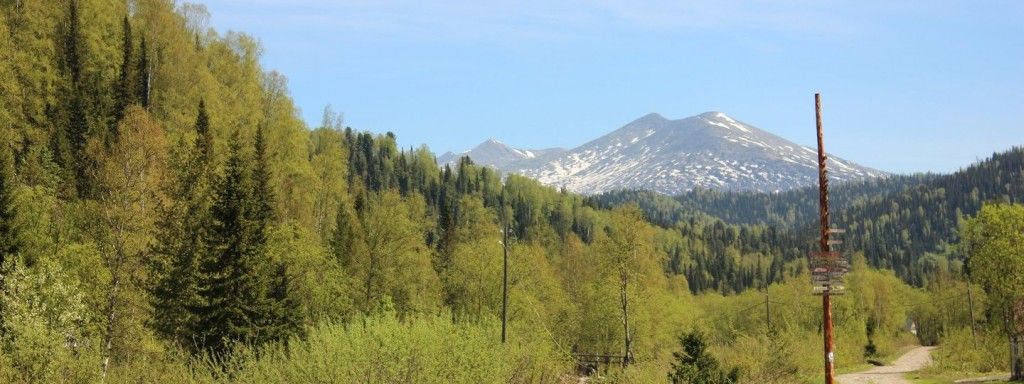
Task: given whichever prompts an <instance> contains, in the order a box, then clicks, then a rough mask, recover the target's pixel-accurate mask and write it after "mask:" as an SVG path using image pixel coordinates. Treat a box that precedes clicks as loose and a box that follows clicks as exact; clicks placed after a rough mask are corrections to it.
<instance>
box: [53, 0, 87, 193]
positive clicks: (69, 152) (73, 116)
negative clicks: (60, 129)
mask: <svg viewBox="0 0 1024 384" xmlns="http://www.w3.org/2000/svg"><path fill="white" fill-rule="evenodd" d="M78 6H79V4H78V0H72V1H70V2H69V3H68V15H67V21H66V25H65V30H64V41H63V51H64V52H63V53H64V55H63V64H64V70H65V73H66V75H67V84H68V91H67V97H68V98H69V100H67V101H65V108H66V113H67V126H66V127H67V128H66V131H65V140H66V143H67V147H66V148H67V149H66V152H65V151H64V150H63V149H64V148H65V147H64V146H63V145H58V148H57V149H58V150H59V151H60V152H63V155H62V156H61V158H60V160H61V161H62V163H63V165H64V166H65V168H66V169H68V168H70V170H71V173H72V179H73V180H74V181H75V183H74V186H75V189H76V190H77V193H78V196H79V197H84V196H86V195H87V194H88V192H89V187H90V185H89V181H88V179H89V178H88V167H89V162H88V161H86V141H87V138H88V136H87V135H88V132H89V127H88V120H87V115H86V110H85V107H86V106H85V104H86V103H85V94H84V93H85V92H84V89H83V88H84V87H83V84H82V67H83V65H82V64H83V63H82V56H83V44H82V31H81V20H80V17H81V16H80V15H79V9H78Z"/></svg>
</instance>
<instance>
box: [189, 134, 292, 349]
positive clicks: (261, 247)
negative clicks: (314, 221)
mask: <svg viewBox="0 0 1024 384" xmlns="http://www.w3.org/2000/svg"><path fill="white" fill-rule="evenodd" d="M261 136H262V133H259V131H257V138H256V139H257V140H256V150H255V152H256V154H257V156H258V158H257V159H256V160H255V165H256V166H255V169H253V170H250V167H249V164H250V163H251V162H250V161H248V159H247V158H246V157H244V156H243V153H242V146H241V139H240V138H239V133H238V132H236V133H235V135H234V137H233V138H232V141H231V144H230V151H231V152H230V154H229V158H228V163H227V168H226V170H225V174H224V176H223V177H222V178H221V179H220V181H219V183H218V184H217V188H216V190H217V197H216V200H215V202H214V204H213V207H212V208H211V210H210V213H211V218H212V219H213V220H212V225H211V226H210V230H209V234H208V235H207V239H208V243H207V247H206V248H207V253H208V255H207V257H206V258H205V259H204V260H203V263H202V264H203V265H202V275H203V277H204V280H203V282H202V284H201V286H200V289H199V294H200V296H201V298H202V305H201V307H200V308H199V310H198V311H197V314H196V315H197V319H198V322H197V325H198V329H195V330H194V332H195V334H196V335H197V337H198V340H199V345H198V346H199V347H201V348H202V349H205V350H208V351H210V352H213V353H215V354H224V353H226V352H228V351H229V349H230V347H231V345H232V343H235V342H251V343H256V344H260V343H263V342H266V341H271V340H277V339H281V338H284V337H286V336H287V335H288V333H290V332H291V331H292V330H294V326H293V325H292V324H296V323H297V321H295V316H296V315H295V313H294V305H293V304H292V303H291V302H290V299H289V298H287V287H286V286H282V284H285V285H287V277H286V270H284V269H277V270H276V271H275V270H274V268H275V267H274V266H273V265H271V264H269V263H267V261H268V259H269V258H268V257H267V254H266V252H267V249H266V241H267V229H268V225H269V223H270V220H271V217H272V216H273V211H272V210H271V208H270V207H271V205H270V204H267V202H266V201H259V200H270V199H272V196H271V194H270V191H269V188H270V187H269V171H268V170H266V169H265V168H264V167H266V164H265V163H264V162H263V160H260V158H262V157H263V156H265V155H264V151H265V150H264V149H262V148H261V147H262V146H263V144H262V140H263V139H262V138H261ZM261 168H263V169H261ZM275 280H276V282H275ZM282 282H283V283H282Z"/></svg>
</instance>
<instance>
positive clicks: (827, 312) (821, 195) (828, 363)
mask: <svg viewBox="0 0 1024 384" xmlns="http://www.w3.org/2000/svg"><path fill="white" fill-rule="evenodd" d="M814 115H815V121H816V125H817V131H818V207H819V219H820V220H821V244H820V246H821V255H823V256H824V257H829V255H831V252H832V249H831V245H830V243H829V241H828V237H829V232H830V231H829V228H828V172H827V171H826V169H825V161H826V160H827V157H826V156H825V140H824V136H823V133H822V128H821V94H819V93H815V94H814ZM824 288H825V289H824V290H823V292H822V295H821V309H822V327H821V328H822V333H823V334H824V338H825V340H824V342H825V350H824V354H825V384H833V382H834V376H835V354H834V353H833V347H834V345H833V343H832V300H831V297H830V295H829V293H830V292H829V291H830V290H831V288H832V287H831V284H829V283H826V284H825V287H824Z"/></svg>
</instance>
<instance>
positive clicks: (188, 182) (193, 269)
mask: <svg viewBox="0 0 1024 384" xmlns="http://www.w3.org/2000/svg"><path fill="white" fill-rule="evenodd" d="M198 109H199V110H198V114H197V116H196V123H195V132H196V141H195V144H194V149H193V153H192V154H191V156H190V157H189V159H188V160H187V162H186V163H185V164H184V166H183V167H182V168H183V169H182V170H181V173H180V175H179V177H178V179H179V181H178V182H177V183H176V184H175V185H173V186H171V191H170V192H171V193H169V195H172V196H178V198H179V200H177V201H176V202H175V203H174V204H172V205H171V206H169V207H165V208H164V209H163V210H162V214H161V218H160V221H159V222H158V231H159V235H158V236H157V243H156V246H155V247H154V251H155V252H156V253H157V254H158V255H160V256H161V257H160V258H159V259H158V261H157V262H155V263H154V268H155V273H154V275H155V276H156V280H157V283H156V284H155V286H154V287H153V292H152V294H153V307H154V308H155V311H154V316H153V317H154V321H153V323H154V328H155V330H156V331H157V333H158V334H159V335H161V336H162V337H164V338H165V339H167V340H172V341H174V342H177V343H179V344H180V345H182V346H186V347H190V348H193V347H195V342H196V341H195V340H194V339H193V335H192V331H193V330H194V329H197V328H198V325H197V324H196V321H197V315H196V312H197V311H199V310H200V308H201V305H202V297H200V295H199V286H200V283H201V280H202V275H201V274H200V266H201V260H202V256H203V254H204V253H203V252H204V239H203V235H204V234H205V233H206V228H207V227H208V226H209V225H210V219H209V212H208V209H209V198H208V194H207V186H208V184H209V181H210V180H209V178H210V177H209V175H210V168H211V167H212V165H211V164H210V159H211V158H212V156H213V148H212V147H213V136H212V135H211V133H210V122H209V117H208V116H207V113H206V107H205V105H204V103H203V102H202V101H200V102H199V108H198Z"/></svg>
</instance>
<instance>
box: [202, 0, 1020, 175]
mask: <svg viewBox="0 0 1024 384" xmlns="http://www.w3.org/2000/svg"><path fill="white" fill-rule="evenodd" d="M205 5H206V7H207V9H208V11H209V13H210V15H211V17H210V19H209V26H211V27H213V28H216V29H217V30H219V31H222V32H223V31H226V30H236V31H243V32H246V33H249V34H251V35H253V36H255V37H256V38H258V39H259V40H260V41H261V42H262V44H263V46H264V56H263V63H264V65H265V66H266V67H267V68H268V69H273V70H277V71H280V72H282V73H283V74H285V75H286V76H287V77H288V78H289V86H290V90H291V93H292V96H293V97H294V99H295V101H296V103H297V104H298V105H299V107H300V108H301V109H302V117H303V118H304V119H305V120H306V121H307V122H308V123H310V125H311V126H315V125H318V123H319V122H320V117H321V115H322V111H323V107H324V106H325V105H327V104H330V105H332V107H333V109H334V110H335V111H338V112H342V113H344V115H345V123H346V124H347V125H350V126H352V127H354V128H357V129H364V130H371V131H375V132H386V131H392V132H395V134H397V135H398V139H399V144H400V145H403V146H418V145H419V144H421V143H425V144H427V145H429V146H430V148H431V149H432V150H434V151H435V152H436V153H438V154H440V153H442V152H444V151H446V150H456V151H459V150H465V149H468V148H470V147H472V146H474V145H475V144H477V143H479V142H482V141H483V140H485V139H487V138H497V139H499V140H502V141H504V142H506V143H508V144H511V145H513V146H517V147H523V148H543V147H554V146H560V147H566V148H571V147H574V146H577V145H579V144H582V143H584V142H586V141H589V140H590V139H593V138H596V137H598V136H600V135H602V134H604V133H607V132H610V131H612V130H614V129H616V128H618V127H620V126H622V125H624V124H626V123H628V122H629V121H631V120H633V119H635V118H637V117H640V116H642V115H644V114H647V113H649V112H658V113H661V114H662V115H664V116H666V117H668V118H672V119H675V118H683V117H688V116H692V115H695V114H698V113H701V112H705V111H712V110H714V111H723V112H726V113H727V114H729V115H730V116H732V117H734V118H736V119H739V120H742V121H745V122H747V123H750V124H753V125H755V126H758V127H760V128H762V129H765V130H768V131H770V132H773V133H776V134H778V135H780V136H782V137H785V138H787V139H790V140H793V141H795V142H797V143H801V144H807V145H811V144H813V142H814V111H813V94H814V92H821V93H822V98H823V104H824V123H825V132H826V148H827V149H828V150H829V152H831V153H834V154H836V155H838V156H841V157H844V158H847V159H850V160H853V161H856V162H859V163H861V164H864V165H868V166H871V167H875V168H879V169H882V170H887V171H894V172H903V173H907V172H918V171H934V172H948V171H953V170H956V169H958V168H960V167H962V166H966V165H968V164H969V163H971V162H974V161H976V160H978V159H982V158H985V157H987V156H989V155H991V154H992V152H994V151H1000V150H1004V149H1007V148H1009V147H1011V146H1013V145H1022V144H1024V119H1022V117H1024V2H1021V1H1012V0H1008V1H941V0H937V1H924V2H917V1H915V2H911V1H873V0H862V1H831V0H780V1H766V0H750V1H736V0H722V1H690V2H684V1H668V0H666V1H643V0H637V1H602V0H598V1H573V0H570V1H532V0H524V1H509V0H488V1H417V0H393V1H387V0H385V1H365V0H352V1H344V0H341V1H327V0H290V1H283V0H281V1H277V0H216V1H214V0H211V1H206V2H205Z"/></svg>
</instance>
